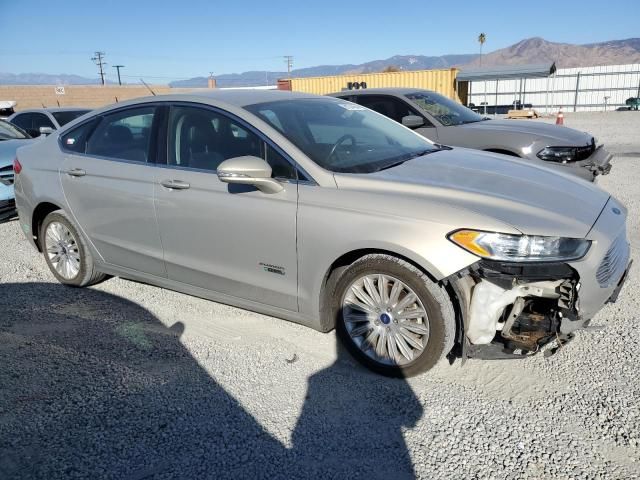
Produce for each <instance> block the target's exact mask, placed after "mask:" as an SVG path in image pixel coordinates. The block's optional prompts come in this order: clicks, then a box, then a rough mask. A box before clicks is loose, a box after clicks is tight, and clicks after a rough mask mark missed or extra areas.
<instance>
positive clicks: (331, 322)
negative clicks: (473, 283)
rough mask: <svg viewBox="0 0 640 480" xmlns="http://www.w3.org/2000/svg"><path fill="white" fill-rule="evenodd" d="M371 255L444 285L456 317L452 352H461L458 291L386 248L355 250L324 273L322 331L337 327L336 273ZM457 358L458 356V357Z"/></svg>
mask: <svg viewBox="0 0 640 480" xmlns="http://www.w3.org/2000/svg"><path fill="white" fill-rule="evenodd" d="M371 254H382V255H389V256H392V257H396V258H398V259H401V260H404V261H405V262H407V263H410V264H411V265H413V266H414V267H415V268H417V269H418V270H420V271H421V272H422V273H424V274H425V275H426V276H427V277H428V278H429V279H430V280H431V281H433V282H434V283H439V284H440V285H442V287H443V288H444V290H445V291H446V293H447V295H448V297H449V301H450V302H451V304H452V306H453V308H454V311H455V317H456V334H455V339H456V344H455V345H454V350H452V352H455V353H458V352H460V350H461V345H460V344H459V342H461V341H463V340H462V339H463V338H464V320H463V314H464V311H465V307H464V305H463V303H462V302H461V299H459V298H458V293H457V291H456V289H454V288H452V286H451V285H450V283H449V282H446V281H442V280H438V278H437V276H436V275H434V272H432V271H430V269H429V268H426V267H425V266H424V265H423V264H422V263H421V262H419V261H418V260H417V259H415V258H411V257H410V256H407V255H404V254H402V253H399V252H397V251H393V250H388V249H385V248H359V249H355V250H351V251H349V252H346V253H343V254H342V255H340V256H339V257H338V258H336V259H335V260H334V261H333V262H332V263H331V265H330V266H329V267H328V268H327V269H326V271H325V273H324V277H323V279H322V286H321V290H320V323H321V331H323V332H328V331H330V330H333V329H334V328H335V325H336V319H335V318H332V316H331V309H330V308H329V306H330V296H329V295H331V293H332V289H333V287H334V286H335V282H336V281H337V278H338V275H333V274H334V272H336V271H338V270H339V269H341V268H346V267H348V266H349V265H351V264H352V263H353V262H355V261H356V260H358V259H359V258H362V257H364V256H366V255H371ZM456 356H457V355H456Z"/></svg>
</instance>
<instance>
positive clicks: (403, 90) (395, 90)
mask: <svg viewBox="0 0 640 480" xmlns="http://www.w3.org/2000/svg"><path fill="white" fill-rule="evenodd" d="M416 92H429V93H432V92H431V90H425V89H424V88H408V87H389V88H365V89H363V90H343V91H341V92H335V93H330V94H329V95H331V96H342V95H374V94H381V93H385V94H387V95H389V94H392V95H406V94H408V93H416Z"/></svg>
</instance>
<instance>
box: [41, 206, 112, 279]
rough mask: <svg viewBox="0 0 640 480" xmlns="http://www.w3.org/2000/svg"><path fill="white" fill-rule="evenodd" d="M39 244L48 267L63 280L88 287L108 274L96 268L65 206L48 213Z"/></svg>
mask: <svg viewBox="0 0 640 480" xmlns="http://www.w3.org/2000/svg"><path fill="white" fill-rule="evenodd" d="M40 246H41V247H42V252H43V254H44V258H45V261H46V262H47V265H48V266H49V270H51V273H53V275H54V276H55V277H56V279H57V280H58V281H59V282H60V283H63V284H65V285H70V286H73V287H85V286H87V285H92V284H94V283H98V282H100V281H102V280H104V279H105V278H106V275H105V274H103V273H100V272H98V271H97V270H96V269H95V264H94V261H93V257H92V256H91V252H90V251H89V248H88V246H87V244H86V242H85V240H84V238H82V236H81V235H80V234H79V232H78V230H77V229H76V228H75V226H74V225H73V224H72V223H71V221H70V220H69V218H68V216H67V214H65V213H64V212H63V211H62V210H57V211H55V212H52V213H50V214H49V215H47V216H46V217H45V219H44V221H43V222H42V226H41V229H40Z"/></svg>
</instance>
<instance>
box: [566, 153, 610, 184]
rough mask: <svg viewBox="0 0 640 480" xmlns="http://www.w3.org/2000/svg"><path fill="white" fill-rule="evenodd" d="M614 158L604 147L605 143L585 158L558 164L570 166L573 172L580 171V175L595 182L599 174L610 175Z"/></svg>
mask: <svg viewBox="0 0 640 480" xmlns="http://www.w3.org/2000/svg"><path fill="white" fill-rule="evenodd" d="M612 159H613V155H611V154H610V153H609V152H608V151H607V149H606V148H604V145H599V146H598V147H597V148H596V149H595V150H594V151H593V153H592V154H591V155H590V156H589V157H588V158H585V159H584V160H578V161H575V162H570V163H558V164H557V165H558V166H559V167H563V168H570V169H572V172H573V173H575V172H578V174H579V176H580V177H582V178H584V179H585V180H589V181H592V182H593V181H595V179H596V177H598V176H599V175H608V174H609V173H610V172H611V160H612ZM575 169H578V170H575Z"/></svg>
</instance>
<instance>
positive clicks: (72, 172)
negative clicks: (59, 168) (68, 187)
mask: <svg viewBox="0 0 640 480" xmlns="http://www.w3.org/2000/svg"><path fill="white" fill-rule="evenodd" d="M86 174H87V172H85V171H84V170H83V169H81V168H72V169H71V170H67V175H70V176H72V177H84V176H85V175H86Z"/></svg>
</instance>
